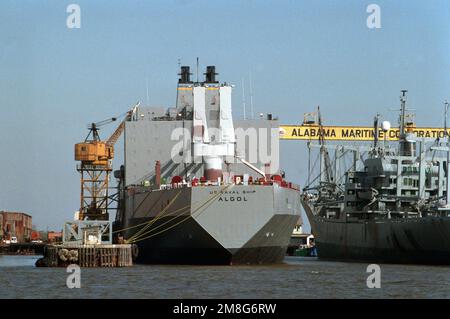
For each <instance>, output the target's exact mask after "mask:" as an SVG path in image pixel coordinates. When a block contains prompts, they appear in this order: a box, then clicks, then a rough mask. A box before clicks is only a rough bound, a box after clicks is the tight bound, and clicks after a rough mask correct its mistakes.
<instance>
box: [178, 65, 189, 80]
mask: <svg viewBox="0 0 450 319" xmlns="http://www.w3.org/2000/svg"><path fill="white" fill-rule="evenodd" d="M178 75H179V76H180V79H179V80H178V83H192V82H191V73H190V72H189V67H188V66H182V67H181V72H180V73H178Z"/></svg>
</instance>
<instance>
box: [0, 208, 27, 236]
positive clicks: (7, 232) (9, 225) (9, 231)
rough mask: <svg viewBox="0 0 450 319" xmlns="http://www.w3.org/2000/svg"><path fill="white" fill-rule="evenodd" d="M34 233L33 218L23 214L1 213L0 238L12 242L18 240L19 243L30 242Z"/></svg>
mask: <svg viewBox="0 0 450 319" xmlns="http://www.w3.org/2000/svg"><path fill="white" fill-rule="evenodd" d="M31 231H32V217H31V216H30V215H28V214H25V213H21V212H5V211H0V238H1V239H2V240H3V239H6V240H10V239H11V238H12V237H16V238H17V242H19V243H24V242H29V241H30V238H31Z"/></svg>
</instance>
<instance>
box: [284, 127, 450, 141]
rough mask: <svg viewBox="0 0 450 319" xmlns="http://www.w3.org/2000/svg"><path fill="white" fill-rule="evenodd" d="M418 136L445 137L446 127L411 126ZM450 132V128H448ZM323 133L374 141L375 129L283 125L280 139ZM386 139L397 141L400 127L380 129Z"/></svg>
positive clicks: (307, 137)
mask: <svg viewBox="0 0 450 319" xmlns="http://www.w3.org/2000/svg"><path fill="white" fill-rule="evenodd" d="M409 131H411V132H412V133H414V134H415V135H416V136H417V137H418V138H430V139H434V138H437V137H440V138H443V137H444V129H443V128H438V127H415V128H409ZM447 131H448V132H450V130H447ZM321 135H323V137H324V139H325V140H331V141H373V138H374V129H373V127H370V126H360V127H355V126H323V127H322V129H320V128H319V126H318V125H281V126H280V139H282V140H318V139H319V137H320V136H321ZM385 135H386V141H397V140H398V138H399V136H400V131H399V129H398V128H392V129H390V130H389V131H387V132H386V134H385V132H383V130H381V129H379V131H378V136H379V137H378V138H379V139H380V140H384V139H385Z"/></svg>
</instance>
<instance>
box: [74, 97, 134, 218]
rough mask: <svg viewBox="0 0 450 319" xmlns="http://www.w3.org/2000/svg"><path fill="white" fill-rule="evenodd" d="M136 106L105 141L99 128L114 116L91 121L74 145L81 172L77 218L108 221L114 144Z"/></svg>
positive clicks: (113, 119) (113, 120)
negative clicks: (83, 138) (86, 131)
mask: <svg viewBox="0 0 450 319" xmlns="http://www.w3.org/2000/svg"><path fill="white" fill-rule="evenodd" d="M138 107H139V103H137V104H136V105H135V106H134V107H133V108H132V109H131V110H130V111H128V112H126V113H125V118H124V119H123V120H122V122H121V123H120V124H119V126H118V127H117V128H116V129H115V131H114V132H113V134H112V135H111V136H110V137H109V138H108V139H107V140H106V141H103V140H101V139H100V135H99V133H98V131H99V129H100V127H102V126H104V125H107V124H110V123H112V122H115V121H116V120H117V118H116V117H113V118H110V119H107V120H104V121H100V122H96V123H92V124H90V125H89V126H88V129H89V134H88V135H87V137H86V139H85V140H84V142H81V143H77V144H75V160H76V161H79V162H80V163H79V164H77V171H78V172H79V173H80V175H81V178H80V185H81V194H80V210H79V214H78V219H79V220H109V213H108V209H109V205H110V194H109V179H110V174H111V171H112V160H113V159H114V145H115V144H116V142H117V140H118V139H119V137H120V136H121V135H122V132H123V131H124V129H125V122H127V121H130V120H131V119H132V118H133V116H134V115H135V114H136V110H137V108H138Z"/></svg>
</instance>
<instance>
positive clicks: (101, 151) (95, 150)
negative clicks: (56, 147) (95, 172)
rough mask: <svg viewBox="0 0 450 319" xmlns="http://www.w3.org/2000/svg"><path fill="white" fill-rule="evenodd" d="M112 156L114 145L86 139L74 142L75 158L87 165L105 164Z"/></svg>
mask: <svg viewBox="0 0 450 319" xmlns="http://www.w3.org/2000/svg"><path fill="white" fill-rule="evenodd" d="M113 157H114V147H113V146H112V145H107V144H106V143H105V142H103V141H88V142H83V143H77V144H75V160H76V161H81V162H82V163H83V164H87V165H101V166H107V165H108V161H109V160H110V159H112V158H113Z"/></svg>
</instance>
